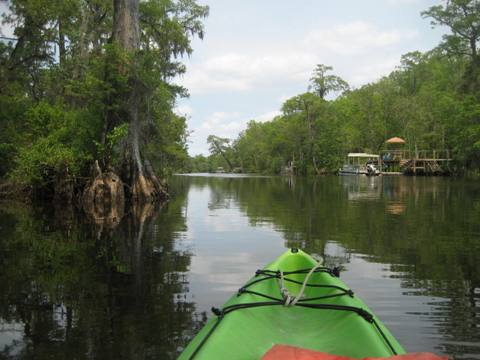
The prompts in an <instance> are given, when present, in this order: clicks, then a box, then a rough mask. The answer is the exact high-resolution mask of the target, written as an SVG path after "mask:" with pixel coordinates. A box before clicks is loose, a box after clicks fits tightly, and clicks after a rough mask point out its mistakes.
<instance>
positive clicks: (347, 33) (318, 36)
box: [305, 21, 416, 55]
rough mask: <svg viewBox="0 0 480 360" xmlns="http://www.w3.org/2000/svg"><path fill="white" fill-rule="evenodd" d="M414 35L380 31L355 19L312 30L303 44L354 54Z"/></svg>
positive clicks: (405, 32)
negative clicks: (329, 27)
mask: <svg viewBox="0 0 480 360" xmlns="http://www.w3.org/2000/svg"><path fill="white" fill-rule="evenodd" d="M415 36H416V33H415V32H413V31H405V30H388V31H382V30H378V29H376V28H375V27H374V26H373V25H371V24H369V23H366V22H364V21H355V22H351V23H348V24H342V25H337V26H335V27H333V28H332V29H320V30H315V31H312V32H310V34H308V35H307V37H306V39H305V44H306V45H307V46H309V47H311V46H313V47H315V48H317V49H318V50H320V51H331V52H333V53H336V54H339V55H355V54H359V53H367V52H369V51H371V50H373V49H376V48H385V47H386V46H391V45H394V44H397V43H399V42H400V41H402V40H405V39H411V38H412V37H415Z"/></svg>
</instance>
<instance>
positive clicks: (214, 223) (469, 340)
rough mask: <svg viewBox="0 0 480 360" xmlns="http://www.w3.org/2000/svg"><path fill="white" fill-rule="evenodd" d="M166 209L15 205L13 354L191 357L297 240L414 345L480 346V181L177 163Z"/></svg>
mask: <svg viewBox="0 0 480 360" xmlns="http://www.w3.org/2000/svg"><path fill="white" fill-rule="evenodd" d="M170 189H171V193H172V199H171V200H170V202H169V203H168V204H166V205H164V206H163V207H162V208H159V209H155V208H151V207H147V208H140V209H133V210H132V211H131V212H130V213H128V214H126V215H125V216H124V218H122V219H121V220H113V221H99V220H98V219H96V220H93V219H89V218H88V217H87V216H83V215H81V214H78V213H77V212H75V211H74V210H73V209H66V208H55V207H53V206H43V207H40V208H39V207H26V206H24V205H19V204H12V203H0V359H44V358H48V359H66V358H69V359H175V358H176V357H177V356H178V354H179V352H180V351H181V349H182V348H183V347H184V346H185V344H186V343H187V342H188V341H189V339H191V338H192V336H194V334H195V333H196V332H197V331H198V329H199V328H200V327H201V326H202V325H203V324H204V323H205V321H206V319H207V318H208V317H209V316H210V310H209V309H210V307H211V306H217V307H218V306H221V304H222V303H223V302H224V301H226V300H227V298H228V297H229V296H230V295H231V294H232V293H233V292H235V291H236V290H237V289H238V288H239V287H240V286H241V285H242V284H243V283H244V282H245V281H246V280H247V279H248V278H249V277H250V276H251V275H252V273H253V272H254V271H255V270H256V269H257V268H261V267H263V265H265V264H266V263H268V262H270V261H271V260H273V259H274V258H276V257H277V256H278V255H280V254H281V253H282V252H283V251H285V249H286V248H288V247H300V248H302V249H304V250H306V251H307V252H310V253H314V254H317V255H319V256H321V257H323V259H324V262H325V263H326V264H327V265H329V266H341V267H342V269H343V271H342V273H341V278H342V280H343V281H344V282H346V283H347V285H348V286H350V287H351V288H352V289H353V290H354V291H355V293H356V294H357V295H358V296H360V297H361V298H362V299H363V300H364V301H365V302H366V303H367V304H368V305H369V307H370V308H371V309H372V310H373V311H374V312H375V313H376V314H377V315H378V316H379V317H380V319H381V320H382V321H383V322H384V323H385V325H386V326H387V327H388V328H389V329H390V331H391V332H392V333H393V335H394V336H395V337H396V338H397V339H398V340H399V342H400V343H401V344H402V345H403V346H404V347H405V348H406V350H407V351H410V352H413V351H431V352H436V353H438V354H447V355H450V356H451V357H452V358H458V359H480V184H479V182H478V181H476V182H475V181H468V180H459V179H450V178H426V177H402V176H396V177H387V176H384V177H378V178H367V177H354V176H352V177H350V176H347V177H333V176H332V177H321V178H316V179H299V178H293V179H290V178H280V177H248V176H229V175H201V174H199V175H195V176H174V177H173V178H172V179H171V181H170Z"/></svg>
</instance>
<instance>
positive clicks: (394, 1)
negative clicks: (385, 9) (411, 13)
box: [388, 0, 422, 5]
mask: <svg viewBox="0 0 480 360" xmlns="http://www.w3.org/2000/svg"><path fill="white" fill-rule="evenodd" d="M421 1H422V0H388V3H389V4H391V5H412V4H418V3H420V2H421Z"/></svg>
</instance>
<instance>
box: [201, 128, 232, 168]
mask: <svg viewBox="0 0 480 360" xmlns="http://www.w3.org/2000/svg"><path fill="white" fill-rule="evenodd" d="M207 143H208V144H209V145H210V148H209V150H210V153H211V154H212V155H221V156H222V157H223V159H224V160H225V162H226V163H227V164H228V168H229V169H230V172H233V165H232V163H231V162H230V160H229V159H228V156H227V152H228V151H229V150H231V148H230V140H229V139H226V138H221V137H218V136H215V135H209V136H208V138H207Z"/></svg>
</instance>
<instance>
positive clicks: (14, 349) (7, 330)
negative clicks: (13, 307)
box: [0, 319, 25, 356]
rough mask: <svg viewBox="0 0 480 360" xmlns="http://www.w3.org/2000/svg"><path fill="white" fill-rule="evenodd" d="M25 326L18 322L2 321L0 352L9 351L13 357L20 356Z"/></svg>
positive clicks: (0, 320)
mask: <svg viewBox="0 0 480 360" xmlns="http://www.w3.org/2000/svg"><path fill="white" fill-rule="evenodd" d="M24 330H25V326H24V325H23V324H22V323H18V322H14V321H13V322H7V321H5V320H2V319H0V335H1V336H0V351H2V350H7V349H8V354H10V355H11V356H18V355H20V353H21V351H22V349H23V347H24V342H23V333H24Z"/></svg>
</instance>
